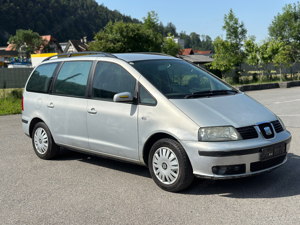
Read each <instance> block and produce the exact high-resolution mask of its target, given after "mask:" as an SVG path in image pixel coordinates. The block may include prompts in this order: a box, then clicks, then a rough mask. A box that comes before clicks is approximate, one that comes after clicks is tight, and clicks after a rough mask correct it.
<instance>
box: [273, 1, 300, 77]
mask: <svg viewBox="0 0 300 225" xmlns="http://www.w3.org/2000/svg"><path fill="white" fill-rule="evenodd" d="M269 35H270V37H272V38H274V39H275V40H277V41H278V40H279V39H280V40H281V41H283V42H286V43H287V44H288V45H290V47H288V48H290V54H289V57H290V60H291V66H293V65H295V64H296V63H297V62H299V54H300V2H297V3H294V4H287V5H285V7H283V12H282V14H280V13H278V14H277V16H275V17H274V19H273V21H272V23H271V25H270V26H269ZM298 77H299V71H298Z"/></svg>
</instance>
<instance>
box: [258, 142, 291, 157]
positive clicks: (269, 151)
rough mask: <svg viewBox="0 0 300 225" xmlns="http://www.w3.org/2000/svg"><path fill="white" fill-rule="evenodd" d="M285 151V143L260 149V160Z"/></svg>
mask: <svg viewBox="0 0 300 225" xmlns="http://www.w3.org/2000/svg"><path fill="white" fill-rule="evenodd" d="M285 152H286V150H285V144H282V145H276V146H273V147H267V148H263V149H262V151H261V160H266V159H270V158H273V157H275V156H278V155H282V154H284V153H285Z"/></svg>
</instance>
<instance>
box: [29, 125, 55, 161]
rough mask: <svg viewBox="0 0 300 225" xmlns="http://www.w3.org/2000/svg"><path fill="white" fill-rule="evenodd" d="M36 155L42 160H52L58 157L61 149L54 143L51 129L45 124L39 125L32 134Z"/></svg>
mask: <svg viewBox="0 0 300 225" xmlns="http://www.w3.org/2000/svg"><path fill="white" fill-rule="evenodd" d="M32 145H33V149H34V151H35V154H36V155H37V156H38V157H39V158H41V159H45V160H47V159H52V158H54V157H55V156H57V155H58V153H59V150H60V147H59V146H58V145H57V144H55V142H54V141H53V138H52V135H51V133H50V130H49V128H48V127H47V125H46V124H45V123H43V122H39V123H37V124H36V125H35V126H34V128H33V132H32Z"/></svg>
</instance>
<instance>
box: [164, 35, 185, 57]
mask: <svg viewBox="0 0 300 225" xmlns="http://www.w3.org/2000/svg"><path fill="white" fill-rule="evenodd" d="M162 52H163V53H165V54H168V55H172V56H176V55H177V54H179V55H180V54H181V53H182V50H181V45H180V44H178V43H176V42H175V41H174V35H171V33H169V35H168V37H165V38H164V43H163V47H162Z"/></svg>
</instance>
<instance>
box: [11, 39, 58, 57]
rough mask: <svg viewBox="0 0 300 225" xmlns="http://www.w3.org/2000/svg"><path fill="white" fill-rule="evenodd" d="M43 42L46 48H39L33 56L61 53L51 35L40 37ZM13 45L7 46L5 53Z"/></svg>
mask: <svg viewBox="0 0 300 225" xmlns="http://www.w3.org/2000/svg"><path fill="white" fill-rule="evenodd" d="M41 37H42V38H43V39H44V40H46V43H47V45H48V47H47V48H44V47H41V48H40V49H39V50H37V51H35V52H34V53H35V54H41V53H62V52H63V51H62V48H61V46H60V44H59V43H58V41H57V40H56V39H55V38H54V37H53V36H52V35H43V36H41ZM12 49H13V44H9V45H8V46H7V48H6V49H5V51H12Z"/></svg>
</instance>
